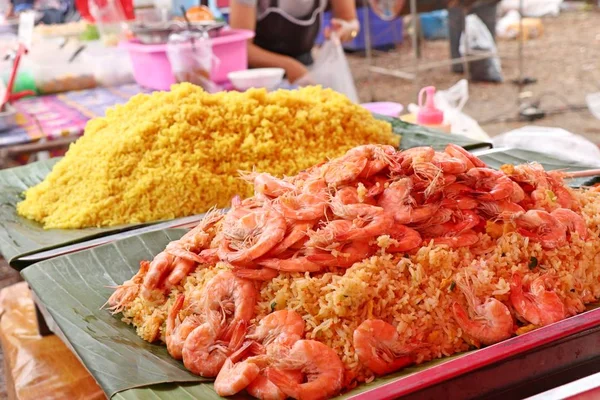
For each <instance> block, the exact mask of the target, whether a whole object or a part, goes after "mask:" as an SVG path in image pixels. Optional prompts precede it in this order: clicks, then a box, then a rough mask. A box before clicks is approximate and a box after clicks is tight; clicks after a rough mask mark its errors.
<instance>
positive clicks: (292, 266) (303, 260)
mask: <svg viewBox="0 0 600 400" xmlns="http://www.w3.org/2000/svg"><path fill="white" fill-rule="evenodd" d="M257 263H258V265H261V266H263V267H267V268H270V269H274V270H276V271H282V272H319V271H320V270H321V266H320V265H319V264H317V263H315V262H312V261H311V260H310V258H309V257H306V256H300V257H292V258H287V259H281V258H269V259H266V260H260V261H257Z"/></svg>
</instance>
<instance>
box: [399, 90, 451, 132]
mask: <svg viewBox="0 0 600 400" xmlns="http://www.w3.org/2000/svg"><path fill="white" fill-rule="evenodd" d="M400 119H401V120H402V121H404V122H409V123H411V124H417V125H421V126H426V127H427V128H431V129H435V130H438V131H441V132H445V133H451V132H452V127H451V126H450V124H447V123H444V112H443V111H441V110H440V109H438V108H437V107H436V106H435V87H433V86H427V87H424V88H423V89H421V91H420V92H419V111H418V112H417V114H408V115H404V116H402V117H400Z"/></svg>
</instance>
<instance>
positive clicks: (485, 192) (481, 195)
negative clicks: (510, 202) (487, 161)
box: [462, 167, 514, 201]
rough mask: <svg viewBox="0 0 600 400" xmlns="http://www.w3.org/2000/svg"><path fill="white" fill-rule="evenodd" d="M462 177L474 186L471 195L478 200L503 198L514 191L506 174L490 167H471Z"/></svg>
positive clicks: (511, 182)
mask: <svg viewBox="0 0 600 400" xmlns="http://www.w3.org/2000/svg"><path fill="white" fill-rule="evenodd" d="M462 177H463V179H464V180H465V182H466V183H467V184H468V185H469V186H471V187H473V188H475V191H473V192H471V195H472V196H474V197H477V198H478V199H480V200H487V201H497V200H504V199H506V198H508V197H510V196H511V195H512V193H513V191H514V187H513V181H511V180H510V178H509V177H508V176H506V175H505V174H504V173H502V172H499V171H496V170H493V169H490V168H477V167H476V168H471V169H470V170H468V171H467V173H466V174H464V175H462Z"/></svg>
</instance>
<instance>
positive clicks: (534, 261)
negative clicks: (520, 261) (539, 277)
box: [529, 257, 538, 269]
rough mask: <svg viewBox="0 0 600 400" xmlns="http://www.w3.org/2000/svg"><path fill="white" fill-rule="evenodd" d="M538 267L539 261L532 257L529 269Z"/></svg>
mask: <svg viewBox="0 0 600 400" xmlns="http://www.w3.org/2000/svg"><path fill="white" fill-rule="evenodd" d="M537 266H538V259H537V258H535V257H531V258H530V259H529V269H534V268H535V267H537Z"/></svg>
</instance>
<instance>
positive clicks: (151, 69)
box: [121, 29, 254, 90]
mask: <svg viewBox="0 0 600 400" xmlns="http://www.w3.org/2000/svg"><path fill="white" fill-rule="evenodd" d="M252 37H254V32H252V31H248V30H244V29H227V30H226V29H223V30H222V31H221V32H220V33H219V36H218V37H215V38H212V39H210V40H211V41H212V48H213V53H214V54H215V56H216V57H217V58H218V59H219V62H218V65H217V66H216V67H215V68H213V70H212V71H211V74H210V77H211V80H212V81H213V82H216V83H219V84H223V83H227V82H228V80H227V74H228V73H230V72H232V71H240V70H244V69H248V39H251V38H252ZM121 46H123V47H124V48H126V49H127V50H128V51H129V56H130V57H131V65H132V67H133V76H134V78H135V80H136V82H137V83H138V84H139V85H140V86H144V87H147V88H150V89H156V90H169V89H170V88H171V85H172V84H174V83H177V82H176V80H175V76H174V75H173V71H172V70H171V64H170V63H169V59H168V57H167V45H166V44H141V43H140V42H138V41H136V40H130V41H126V42H122V43H121Z"/></svg>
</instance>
